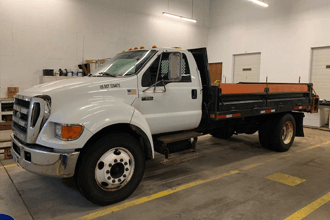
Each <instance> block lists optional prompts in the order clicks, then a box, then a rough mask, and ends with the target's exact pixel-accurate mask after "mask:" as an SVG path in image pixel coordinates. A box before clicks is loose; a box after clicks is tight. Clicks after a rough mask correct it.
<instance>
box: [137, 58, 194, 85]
mask: <svg viewBox="0 0 330 220" xmlns="http://www.w3.org/2000/svg"><path fill="white" fill-rule="evenodd" d="M169 56H170V53H163V54H162V56H158V58H157V59H156V60H155V61H154V62H153V63H152V64H151V66H150V67H149V68H148V69H147V71H146V72H145V73H144V74H143V76H142V87H149V86H151V85H153V84H155V83H156V80H157V79H156V78H157V71H158V67H159V65H160V68H159V74H158V81H161V80H165V81H166V80H168V72H169ZM160 57H162V60H161V62H159V60H160ZM181 68H182V79H181V81H180V82H191V77H190V71H189V65H188V61H187V57H186V55H185V54H182V64H181ZM158 86H162V83H160V84H159V85H158Z"/></svg>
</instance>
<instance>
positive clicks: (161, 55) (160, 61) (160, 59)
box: [154, 54, 163, 92]
mask: <svg viewBox="0 0 330 220" xmlns="http://www.w3.org/2000/svg"><path fill="white" fill-rule="evenodd" d="M162 58H163V54H160V58H159V63H158V69H157V76H156V82H157V81H158V76H159V70H160V65H161V63H162ZM156 85H157V84H155V88H154V92H156Z"/></svg>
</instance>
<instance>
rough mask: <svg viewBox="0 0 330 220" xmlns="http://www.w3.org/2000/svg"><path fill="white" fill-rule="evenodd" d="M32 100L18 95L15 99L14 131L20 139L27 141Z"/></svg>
mask: <svg viewBox="0 0 330 220" xmlns="http://www.w3.org/2000/svg"><path fill="white" fill-rule="evenodd" d="M30 100H31V99H30V98H28V97H24V96H20V95H18V96H16V97H15V101H14V110H13V124H12V125H13V126H12V127H13V131H14V132H15V134H16V136H17V137H18V138H19V139H21V140H22V141H25V142H26V141H27V140H26V137H27V133H28V121H29V108H30Z"/></svg>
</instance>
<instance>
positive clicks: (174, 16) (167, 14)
mask: <svg viewBox="0 0 330 220" xmlns="http://www.w3.org/2000/svg"><path fill="white" fill-rule="evenodd" d="M163 15H166V16H169V17H172V18H181V17H180V16H178V15H172V14H169V13H166V12H163Z"/></svg>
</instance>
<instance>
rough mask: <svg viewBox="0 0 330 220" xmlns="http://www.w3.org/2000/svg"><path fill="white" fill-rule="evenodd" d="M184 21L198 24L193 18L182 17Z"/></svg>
mask: <svg viewBox="0 0 330 220" xmlns="http://www.w3.org/2000/svg"><path fill="white" fill-rule="evenodd" d="M181 19H182V20H185V21H191V22H194V23H196V22H197V21H196V20H195V19H191V18H184V17H181Z"/></svg>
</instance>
